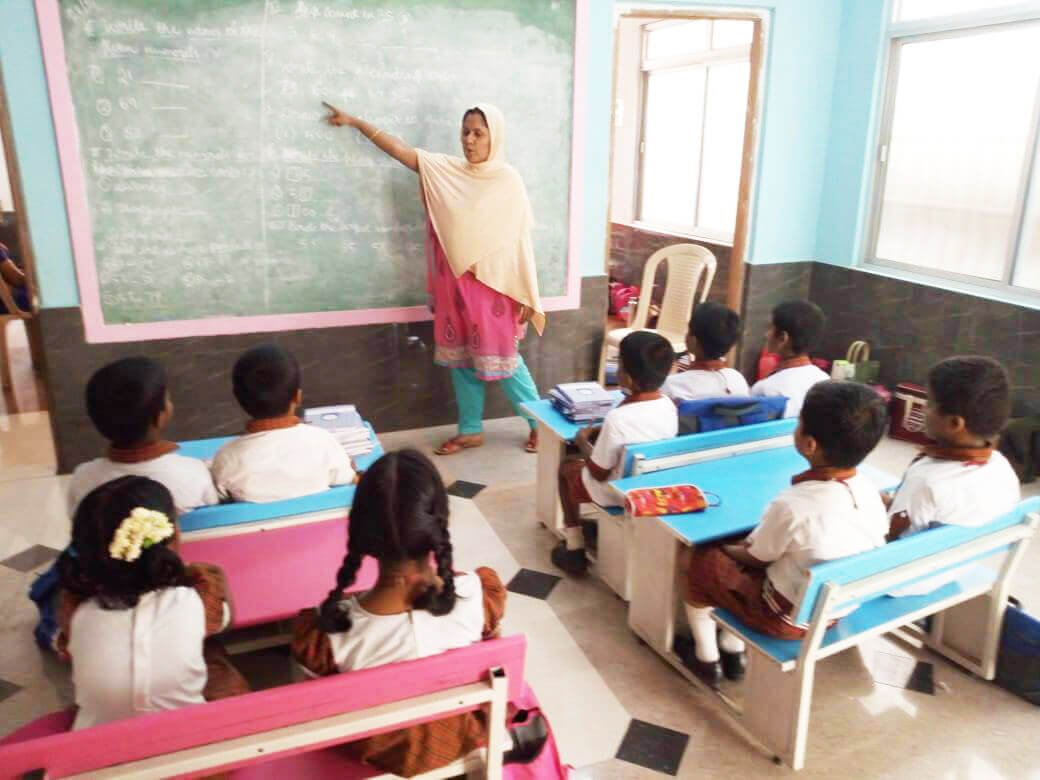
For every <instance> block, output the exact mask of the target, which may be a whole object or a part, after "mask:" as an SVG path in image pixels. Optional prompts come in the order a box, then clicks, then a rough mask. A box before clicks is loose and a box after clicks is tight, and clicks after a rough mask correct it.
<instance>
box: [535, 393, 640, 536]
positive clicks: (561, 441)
mask: <svg viewBox="0 0 1040 780" xmlns="http://www.w3.org/2000/svg"><path fill="white" fill-rule="evenodd" d="M615 394H616V396H617V399H618V402H620V401H621V398H622V395H621V392H620V391H615ZM521 406H522V407H523V409H524V411H526V412H527V413H528V414H529V415H531V416H532V417H534V419H535V420H537V422H538V467H537V477H536V483H535V517H537V518H538V520H539V522H541V524H542V525H544V526H545V527H546V528H548V529H550V530H552V531H554V532H555V533H556V534H557V535H559V536H561V537H562V536H563V509H562V508H561V507H560V501H559V482H558V481H557V480H558V475H559V473H560V463H561V462H562V461H563V457H564V454H565V453H566V452H567V444H568V443H569V442H571V441H574V437H575V436H577V435H578V431H580V430H581V429H582V428H586V427H588V426H589V425H593V424H595V423H585V424H582V423H574V422H571V421H570V420H568V419H567V418H566V417H564V416H563V415H562V414H560V413H559V412H558V411H556V409H555V407H553V405H552V402H551V401H548V400H542V401H531V402H530V403H525V404H522V405H521Z"/></svg>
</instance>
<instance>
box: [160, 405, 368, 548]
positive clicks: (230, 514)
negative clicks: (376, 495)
mask: <svg viewBox="0 0 1040 780" xmlns="http://www.w3.org/2000/svg"><path fill="white" fill-rule="evenodd" d="M365 427H366V428H368V433H369V436H370V437H371V439H372V443H373V447H372V451H371V452H369V453H366V454H365V455H358V456H351V462H352V463H353V464H354V468H355V469H357V470H358V471H365V470H367V469H369V468H371V466H372V464H373V463H375V462H376V461H377V460H378V459H379V458H380V457H382V455H383V448H382V446H381V445H380V444H379V439H378V438H376V434H375V430H373V428H372V426H371V425H369V424H368V423H365ZM234 438H235V437H234V436H224V437H218V438H213V439H195V440H192V441H186V442H180V445H179V450H178V452H179V453H180V454H181V455H185V456H188V457H193V458H199V459H200V460H205V461H210V460H212V459H213V456H214V455H216V453H217V450H219V449H220V448H221V447H222V446H224V445H225V444H227V443H228V442H229V441H232V440H233V439H234ZM354 491H355V486H354V485H340V486H338V487H332V488H329V489H328V490H323V491H322V492H320V493H314V494H312V495H309V496H300V497H299V498H289V499H285V500H283V501H269V502H266V503H252V502H249V501H235V502H232V503H227V504H217V505H215V506H203V507H199V508H198V509H193V510H192V511H190V512H185V513H184V514H183V515H181V516H180V518H179V519H178V523H179V525H180V528H181V533H182V534H183V535H184V537H185V539H194V540H197V539H203V538H212V537H217V536H228V535H232V534H240V533H255V532H258V531H266V530H270V529H272V528H276V527H282V526H290V525H299V524H301V523H309V522H319V521H322V520H328V519H330V518H333V517H337V516H339V517H342V516H344V515H345V514H346V510H347V509H349V507H350V505H351V504H352V503H353V501H354Z"/></svg>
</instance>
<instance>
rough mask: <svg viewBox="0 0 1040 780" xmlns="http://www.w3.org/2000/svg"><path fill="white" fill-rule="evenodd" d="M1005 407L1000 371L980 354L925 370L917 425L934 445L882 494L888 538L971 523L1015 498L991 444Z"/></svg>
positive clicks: (1008, 472) (1011, 473)
mask: <svg viewBox="0 0 1040 780" xmlns="http://www.w3.org/2000/svg"><path fill="white" fill-rule="evenodd" d="M1010 412H1011V391H1010V388H1009V385H1008V377H1007V372H1006V371H1005V370H1004V367H1003V366H1002V365H1000V363H998V362H997V361H996V360H993V359H992V358H988V357H974V356H973V357H951V358H947V359H946V360H942V361H940V362H939V363H936V364H935V365H934V366H932V368H931V370H930V371H929V372H928V407H927V411H926V413H925V430H926V431H927V433H928V435H929V436H930V437H931V438H932V439H934V440H935V444H932V445H928V446H926V447H924V448H923V449H922V451H921V454H920V455H918V457H917V458H916V459H915V460H914V461H913V463H911V464H910V466H909V468H907V470H906V474H905V475H904V476H903V482H902V484H900V486H899V487H898V488H897V490H896V492H895V495H893V496H891V497H888V496H882V498H883V499H884V500H885V501H886V503H887V504H888V514H889V517H890V519H891V528H890V534H889V538H890V539H896V538H898V537H900V536H907V535H909V534H914V533H918V532H920V531H924V530H927V529H928V528H931V527H933V526H936V525H964V526H979V525H985V524H986V523H988V522H990V521H992V520H994V519H995V518H997V517H999V516H1000V515H1002V514H1004V513H1005V512H1009V511H1011V509H1012V507H1014V506H1015V504H1017V503H1018V502H1019V500H1020V499H1021V488H1020V487H1019V484H1018V477H1017V476H1016V475H1015V470H1014V469H1013V468H1012V467H1011V464H1010V463H1008V461H1007V458H1005V457H1004V456H1003V455H1002V454H1000V453H999V452H997V451H996V450H995V449H994V447H995V446H996V443H997V438H998V436H999V435H1000V431H1001V430H1002V429H1003V427H1004V425H1005V424H1006V423H1007V420H1008V416H1009V414H1010Z"/></svg>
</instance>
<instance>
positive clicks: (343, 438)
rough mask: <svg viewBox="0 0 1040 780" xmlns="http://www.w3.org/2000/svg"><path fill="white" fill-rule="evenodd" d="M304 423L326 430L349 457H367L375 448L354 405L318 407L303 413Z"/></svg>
mask: <svg viewBox="0 0 1040 780" xmlns="http://www.w3.org/2000/svg"><path fill="white" fill-rule="evenodd" d="M303 421H304V422H305V423H308V424H309V425H315V426H317V427H319V428H324V429H325V430H327V431H328V432H329V433H331V434H332V435H333V436H335V437H336V441H338V442H339V443H340V444H341V445H342V446H343V449H344V450H346V452H347V454H348V455H351V456H356V455H367V454H368V453H370V452H371V451H372V448H373V447H374V446H375V445H374V444H373V442H372V437H371V436H369V434H368V428H366V427H365V422H364V420H362V419H361V415H360V414H358V411H357V408H356V407H355V406H354V405H353V404H343V405H342V406H316V407H314V408H313V409H308V410H307V411H305V412H304V413H303Z"/></svg>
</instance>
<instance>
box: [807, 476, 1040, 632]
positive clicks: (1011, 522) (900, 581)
mask: <svg viewBox="0 0 1040 780" xmlns="http://www.w3.org/2000/svg"><path fill="white" fill-rule="evenodd" d="M1038 513H1040V497H1036V498H1030V499H1027V500H1025V501H1022V502H1021V503H1019V504H1018V505H1017V506H1016V507H1015V508H1014V509H1012V510H1011V511H1010V512H1008V513H1007V514H1005V515H1002V516H1000V517H998V518H997V519H996V520H993V521H992V522H989V523H987V524H986V525H982V526H978V527H976V528H966V527H963V526H953V525H948V526H943V527H941V528H933V529H931V530H929V531H925V532H923V533H918V534H914V535H912V536H908V537H906V538H904V539H899V540H897V541H895V542H891V543H889V544H886V545H885V546H884V547H879V548H877V549H874V550H868V551H867V552H864V553H860V554H858V555H851V556H849V557H847V558H840V559H838V560H834V561H827V562H826V563H821V564H818V565H816V566H813V567H812V568H811V569H810V570H809V584H808V586H807V587H806V590H805V593H804V594H803V596H802V600H801V602H800V603H799V605H798V612H797V615H796V617H795V622H797V623H802V624H805V623H809V622H810V620H811V619H812V616H813V613H814V612H815V610H816V607H817V602H818V601H819V600H820V599H821V598H823V597H824V594H825V592H826V591H825V589H824V586H825V585H826V584H827V583H834V584H835V585H840V586H849V585H852V584H853V583H857V582H861V581H862V582H864V587H860V588H850V589H849V592H848V594H847V596H843V598H841V599H839V600H838V602H837V603H834V604H831V605H829V606H830V609H829V611H837V610H841V609H842V608H848V607H853V606H858V605H859V604H861V603H863V602H864V601H868V600H870V599H872V598H875V597H877V596H881V595H884V594H885V593H889V592H891V591H893V590H898V589H900V588H904V587H907V586H910V585H913V584H915V583H917V582H920V581H922V580H925V579H930V578H931V577H934V576H936V575H938V574H942V573H943V572H945V571H949V570H951V569H955V568H957V567H960V566H963V565H964V564H966V563H970V562H972V561H975V560H979V559H982V558H986V557H988V556H990V555H993V554H995V553H998V552H1001V551H1002V550H1005V549H1007V548H1008V547H1009V546H1010V545H1011V544H1013V543H1014V542H1016V541H1018V540H1020V539H1022V538H1023V536H1024V535H1025V536H1028V535H1030V534H1031V533H1032V528H1031V527H1030V525H1031V524H1033V525H1035V524H1036V522H1037V520H1036V518H1035V517H1032V518H1031V516H1033V515H1036V514H1038ZM886 573H887V574H888V575H889V576H887V577H878V576H877V575H881V574H886Z"/></svg>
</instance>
